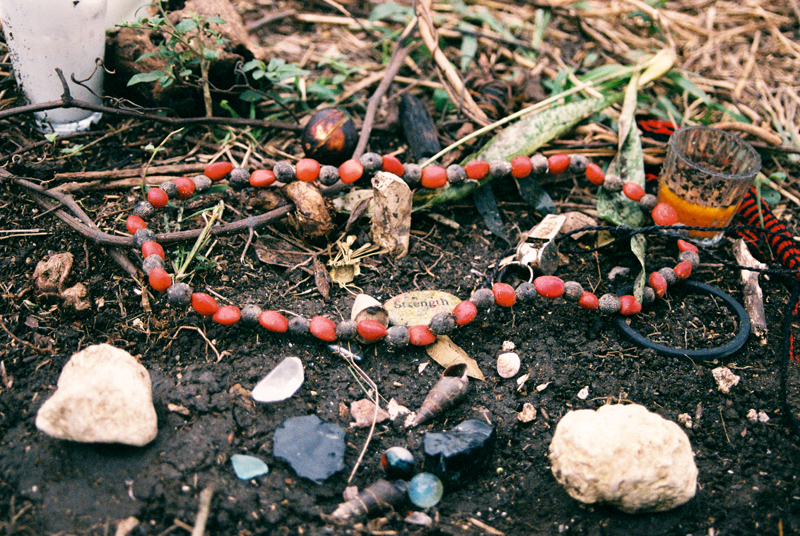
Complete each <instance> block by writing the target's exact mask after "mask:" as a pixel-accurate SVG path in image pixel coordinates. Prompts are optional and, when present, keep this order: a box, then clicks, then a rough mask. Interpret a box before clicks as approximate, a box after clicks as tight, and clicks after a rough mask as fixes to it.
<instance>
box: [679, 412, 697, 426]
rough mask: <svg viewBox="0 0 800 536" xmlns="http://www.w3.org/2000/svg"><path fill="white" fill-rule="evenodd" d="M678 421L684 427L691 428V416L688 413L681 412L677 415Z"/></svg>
mask: <svg viewBox="0 0 800 536" xmlns="http://www.w3.org/2000/svg"><path fill="white" fill-rule="evenodd" d="M678 422H679V423H681V424H682V425H684V426H685V427H686V428H691V427H692V426H693V424H694V423H693V422H692V416H691V415H689V414H688V413H681V414H680V415H678Z"/></svg>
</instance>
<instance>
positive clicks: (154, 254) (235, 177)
mask: <svg viewBox="0 0 800 536" xmlns="http://www.w3.org/2000/svg"><path fill="white" fill-rule="evenodd" d="M379 170H383V171H387V172H390V173H394V174H395V175H398V176H399V177H401V178H403V179H404V180H405V181H406V182H407V183H409V185H410V186H418V185H419V186H422V187H424V188H441V187H443V186H445V185H446V184H448V183H451V184H457V183H459V182H463V181H466V180H474V181H478V180H481V179H484V178H486V177H488V176H490V175H491V176H493V177H494V178H503V177H507V176H509V175H511V176H513V177H515V178H523V177H527V176H530V175H534V176H540V175H543V174H545V173H550V174H560V173H564V172H567V171H568V170H569V171H572V172H575V173H579V172H582V173H584V174H585V176H586V178H587V179H588V180H589V181H590V182H591V183H592V184H595V185H597V186H603V187H604V188H606V189H607V190H609V191H619V190H621V191H622V192H623V193H624V194H625V195H626V196H627V197H628V198H629V199H631V200H633V201H636V202H638V203H639V204H640V205H641V206H642V208H644V209H646V210H649V211H651V215H652V218H653V221H654V222H655V223H656V225H664V226H666V225H674V224H676V223H677V222H678V216H677V213H676V212H675V210H674V209H673V208H672V207H671V206H669V205H667V204H665V203H658V202H657V200H656V197H655V196H654V195H652V194H647V193H645V191H644V189H643V188H642V187H641V186H639V185H638V184H636V183H633V182H625V183H623V181H622V180H621V179H620V178H619V177H617V176H615V175H605V173H604V172H603V170H602V168H600V166H598V165H597V164H593V163H589V162H588V160H587V159H586V157H584V156H582V155H566V154H557V155H552V156H550V157H545V156H543V155H534V156H533V157H530V158H529V157H527V156H517V157H514V158H513V159H512V160H511V161H506V160H496V161H492V162H487V161H483V160H473V161H472V162H469V163H468V164H467V165H465V166H463V167H462V166H458V165H451V166H449V167H447V168H443V167H440V166H428V167H426V168H421V167H420V166H418V165H416V164H401V163H400V161H399V160H398V159H397V158H396V157H394V156H391V155H384V156H380V155H378V154H376V153H365V154H364V155H362V156H361V158H360V159H358V160H355V159H352V160H348V161H346V162H344V163H343V164H342V165H341V166H339V167H338V168H335V167H333V166H321V165H320V164H319V162H317V161H316V160H312V159H309V158H304V159H302V160H299V161H298V162H297V163H296V164H291V163H290V162H288V161H282V162H278V163H277V164H276V165H275V166H274V167H273V169H272V170H271V171H270V170H264V169H259V170H256V171H253V172H252V173H250V172H248V171H246V170H244V169H243V168H235V167H234V166H233V165H232V164H230V163H228V162H215V163H212V164H210V165H209V166H208V167H207V168H206V169H205V171H204V174H203V175H200V176H197V177H194V178H188V177H181V178H176V179H174V180H173V181H166V182H164V183H162V184H161V185H160V186H159V187H157V188H151V189H150V190H149V191H148V193H147V201H141V202H139V203H137V205H136V207H135V208H134V211H133V214H131V215H130V216H128V218H127V220H126V226H127V229H128V231H129V232H130V233H131V234H133V239H134V243H135V244H136V245H137V246H139V247H140V248H141V250H142V256H143V257H144V262H143V264H142V269H143V271H144V272H145V273H146V274H147V276H148V282H149V284H150V286H151V287H152V288H153V289H154V290H156V291H158V292H166V294H167V298H168V302H169V303H170V305H172V306H175V307H187V306H189V305H191V307H192V309H193V310H194V311H195V312H197V313H198V314H200V315H202V316H210V317H211V318H212V319H213V320H214V321H215V322H217V323H218V324H221V325H226V326H228V325H233V324H236V323H237V322H239V321H240V320H241V321H242V322H243V323H245V324H248V325H250V326H253V327H255V326H258V325H261V326H262V327H263V328H265V329H266V330H268V331H272V332H276V333H286V332H289V333H292V334H311V335H313V336H314V337H316V338H318V339H320V340H323V341H325V342H328V343H331V342H336V341H346V340H351V339H355V338H360V339H361V340H363V341H367V342H378V341H381V340H385V341H386V342H387V343H388V344H389V345H390V346H392V347H404V346H407V345H413V346H425V345H428V344H431V343H433V342H434V341H435V340H436V336H437V335H444V334H447V333H450V332H452V331H453V330H455V329H456V328H458V327H460V326H465V325H467V324H469V323H470V322H472V321H473V320H474V319H475V318H476V316H477V313H478V311H479V310H487V309H489V308H490V307H491V306H492V305H497V306H499V307H501V308H510V307H512V306H514V305H515V304H516V303H517V302H520V303H531V302H533V301H534V300H535V299H537V297H538V296H542V297H545V298H551V299H554V298H559V297H562V296H563V297H564V298H565V299H566V300H568V301H573V302H576V303H577V304H578V306H579V307H581V308H583V309H586V310H590V311H599V312H601V313H603V314H608V315H612V314H617V313H619V314H621V315H626V316H627V315H633V314H636V313H638V312H640V311H641V309H642V305H641V304H640V303H639V302H638V301H637V300H636V298H635V297H634V296H632V295H623V296H619V297H618V296H616V295H615V294H611V293H609V294H604V295H603V296H601V297H599V298H598V297H597V296H596V295H595V294H593V293H591V292H587V291H584V290H583V287H582V286H581V285H580V283H578V282H575V281H564V280H562V279H561V278H559V277H556V276H553V275H542V276H539V277H537V278H535V279H534V280H533V281H532V282H523V283H521V284H520V285H518V286H517V287H516V288H514V287H512V286H511V285H509V284H508V283H504V282H495V283H493V285H492V288H480V289H478V290H476V291H475V292H474V293H473V294H472V296H471V297H470V298H469V299H468V300H464V301H462V302H460V303H459V304H458V305H456V306H455V307H454V308H453V310H452V311H451V312H450V313H439V314H437V315H435V316H434V317H433V319H432V320H431V321H430V322H429V323H428V324H427V325H416V326H391V327H388V328H387V327H386V326H384V325H383V324H381V323H380V322H378V321H377V320H372V319H365V320H360V321H358V322H356V321H353V320H342V321H339V322H338V323H337V322H334V321H333V320H331V319H330V318H328V317H325V316H314V317H312V318H311V319H307V318H305V317H303V316H294V317H292V318H291V319H289V318H287V317H286V316H284V315H283V314H281V313H279V312H278V311H270V310H267V311H263V310H262V309H261V308H260V307H258V306H257V305H255V304H248V305H245V306H244V307H242V308H241V309H240V308H239V307H237V306H234V305H226V306H219V305H218V304H217V301H216V300H215V299H214V298H213V297H212V296H211V295H209V294H206V293H204V292H193V290H192V288H191V287H190V286H189V285H188V284H186V283H173V281H172V277H171V276H170V275H169V274H168V273H167V271H166V270H165V269H164V260H165V255H164V249H163V248H162V247H161V245H160V244H158V243H157V242H156V241H155V234H154V233H153V232H152V231H150V230H149V229H148V228H147V223H146V222H145V221H144V218H148V217H150V216H151V215H152V214H153V213H154V212H155V209H157V208H162V207H165V206H166V205H167V204H168V203H169V201H170V200H171V199H188V198H190V197H192V196H193V195H194V194H195V193H203V192H205V191H207V190H208V189H209V188H210V187H211V185H212V183H213V182H215V181H219V180H221V179H224V178H226V177H227V178H228V182H229V184H230V185H231V186H232V187H234V188H243V187H245V186H247V185H249V186H253V187H256V188H263V187H266V186H269V185H271V184H273V183H275V182H277V181H279V182H290V181H293V180H301V181H307V182H314V181H319V182H320V183H321V184H323V185H326V186H330V185H333V184H335V183H336V182H337V181H339V180H341V181H342V182H344V183H348V184H349V183H353V182H356V181H357V180H358V179H360V178H361V177H362V176H364V175H365V174H366V175H371V174H374V173H375V172H377V171H379ZM678 249H679V251H680V255H679V258H680V262H678V264H677V265H676V266H675V267H674V268H669V267H666V268H662V269H660V270H658V271H656V272H652V273H651V274H650V275H649V277H648V279H647V287H646V288H645V292H644V296H643V299H642V301H643V302H644V303H645V304H648V303H650V302H652V301H654V300H655V299H656V298H661V297H663V296H664V294H665V293H666V291H667V287H668V286H669V285H673V284H675V283H677V282H678V281H682V280H685V279H687V278H688V277H689V276H690V275H691V272H692V269H694V268H697V266H699V264H700V257H699V255H698V250H697V247H696V246H694V245H693V244H691V243H689V242H686V241H684V240H680V239H679V240H678Z"/></svg>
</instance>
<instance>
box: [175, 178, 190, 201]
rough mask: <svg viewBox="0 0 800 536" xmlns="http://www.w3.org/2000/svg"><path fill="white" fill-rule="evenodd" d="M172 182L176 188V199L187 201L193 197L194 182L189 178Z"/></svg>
mask: <svg viewBox="0 0 800 536" xmlns="http://www.w3.org/2000/svg"><path fill="white" fill-rule="evenodd" d="M172 182H174V183H175V186H177V187H178V199H189V198H190V197H192V196H193V195H194V181H193V180H192V179H190V178H189V177H178V178H177V179H175V180H173V181H172Z"/></svg>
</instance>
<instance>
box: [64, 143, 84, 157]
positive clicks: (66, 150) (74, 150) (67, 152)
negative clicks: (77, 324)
mask: <svg viewBox="0 0 800 536" xmlns="http://www.w3.org/2000/svg"><path fill="white" fill-rule="evenodd" d="M84 147H85V145H84V144H82V143H76V144H75V145H73V146H72V147H66V148H64V149H61V154H63V155H66V156H72V155H75V154H78V153H80V152H81V150H82V149H83V148H84Z"/></svg>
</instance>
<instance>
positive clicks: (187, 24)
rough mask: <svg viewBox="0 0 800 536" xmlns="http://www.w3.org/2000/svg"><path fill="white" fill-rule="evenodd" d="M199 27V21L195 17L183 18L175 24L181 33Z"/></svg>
mask: <svg viewBox="0 0 800 536" xmlns="http://www.w3.org/2000/svg"><path fill="white" fill-rule="evenodd" d="M195 29H197V22H195V20H194V19H183V20H182V21H180V22H179V23H178V24H176V25H175V30H176V31H178V32H180V33H189V32H191V31H192V30H195Z"/></svg>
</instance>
